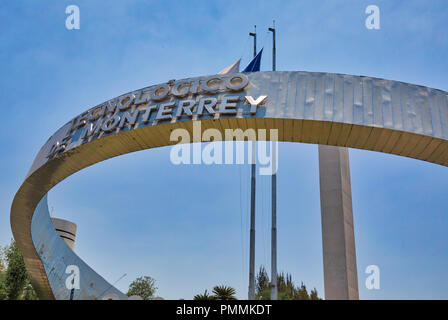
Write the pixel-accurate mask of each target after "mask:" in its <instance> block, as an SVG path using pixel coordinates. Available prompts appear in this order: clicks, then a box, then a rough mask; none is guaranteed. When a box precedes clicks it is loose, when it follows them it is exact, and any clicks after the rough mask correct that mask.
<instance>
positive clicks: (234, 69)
mask: <svg viewBox="0 0 448 320" xmlns="http://www.w3.org/2000/svg"><path fill="white" fill-rule="evenodd" d="M240 61H241V59H238V60H237V61H236V62H234V63H233V64H231V65H230V66H228V67H227V68H225V69H223V70H221V72H220V73H218V74H229V73H237V72H240Z"/></svg>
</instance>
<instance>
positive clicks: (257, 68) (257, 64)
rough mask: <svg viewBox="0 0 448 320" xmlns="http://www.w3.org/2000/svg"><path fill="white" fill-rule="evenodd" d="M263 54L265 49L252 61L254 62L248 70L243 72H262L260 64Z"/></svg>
mask: <svg viewBox="0 0 448 320" xmlns="http://www.w3.org/2000/svg"><path fill="white" fill-rule="evenodd" d="M262 54H263V48H261V50H260V52H258V54H257V55H256V56H255V58H253V59H252V61H251V62H250V63H249V65H248V66H247V67H246V69H244V70H243V72H256V71H260V62H261V55H262Z"/></svg>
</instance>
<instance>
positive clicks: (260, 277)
mask: <svg viewBox="0 0 448 320" xmlns="http://www.w3.org/2000/svg"><path fill="white" fill-rule="evenodd" d="M255 281H256V285H255V299H257V300H269V299H271V288H270V280H269V276H268V274H267V272H266V269H265V268H264V267H263V266H261V267H260V270H259V271H258V274H257V276H256V278H255ZM277 290H278V300H320V298H319V296H318V294H317V290H316V288H314V289H313V290H311V292H310V293H309V294H308V291H307V289H306V286H305V285H304V284H303V282H302V283H301V285H300V286H295V285H294V282H293V280H292V276H291V274H289V273H283V272H282V273H280V274H279V275H278V276H277Z"/></svg>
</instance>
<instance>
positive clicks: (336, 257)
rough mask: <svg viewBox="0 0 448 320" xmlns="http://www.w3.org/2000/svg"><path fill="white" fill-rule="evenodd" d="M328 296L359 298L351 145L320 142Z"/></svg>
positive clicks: (326, 287)
mask: <svg viewBox="0 0 448 320" xmlns="http://www.w3.org/2000/svg"><path fill="white" fill-rule="evenodd" d="M319 174H320V203H321V214H322V247H323V258H324V285H325V299H328V300H357V299H359V295H358V276H357V268H356V251H355V236H354V231H353V210H352V193H351V185H350V166H349V158H348V149H347V148H341V147H333V146H323V145H319Z"/></svg>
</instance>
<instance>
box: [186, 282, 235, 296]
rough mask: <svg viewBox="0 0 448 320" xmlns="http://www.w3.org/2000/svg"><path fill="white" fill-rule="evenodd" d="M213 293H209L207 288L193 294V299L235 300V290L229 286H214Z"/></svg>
mask: <svg viewBox="0 0 448 320" xmlns="http://www.w3.org/2000/svg"><path fill="white" fill-rule="evenodd" d="M212 293H213V294H209V293H208V292H207V290H205V291H204V293H200V294H197V295H195V296H194V298H193V300H237V298H236V297H235V294H236V291H235V289H234V288H232V287H229V286H224V285H220V286H215V287H214V288H213V292H212Z"/></svg>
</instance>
